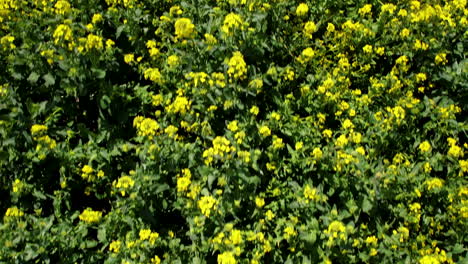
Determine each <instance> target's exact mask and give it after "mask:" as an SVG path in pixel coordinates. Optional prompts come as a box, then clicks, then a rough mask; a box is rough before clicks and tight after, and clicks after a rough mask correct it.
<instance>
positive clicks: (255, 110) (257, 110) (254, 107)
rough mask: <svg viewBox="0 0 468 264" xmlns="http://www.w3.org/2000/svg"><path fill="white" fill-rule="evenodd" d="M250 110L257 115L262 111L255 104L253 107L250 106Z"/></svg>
mask: <svg viewBox="0 0 468 264" xmlns="http://www.w3.org/2000/svg"><path fill="white" fill-rule="evenodd" d="M249 112H250V113H251V114H253V115H255V116H256V115H258V113H259V112H260V109H259V108H258V107H257V106H255V105H254V106H252V107H251V108H250V110H249Z"/></svg>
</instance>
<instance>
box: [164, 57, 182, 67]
mask: <svg viewBox="0 0 468 264" xmlns="http://www.w3.org/2000/svg"><path fill="white" fill-rule="evenodd" d="M179 61H180V59H179V57H177V55H171V56H169V57H167V65H169V67H171V68H175V67H176V66H177V65H179Z"/></svg>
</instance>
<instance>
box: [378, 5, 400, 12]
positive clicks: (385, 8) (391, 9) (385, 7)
mask: <svg viewBox="0 0 468 264" xmlns="http://www.w3.org/2000/svg"><path fill="white" fill-rule="evenodd" d="M396 8H397V7H396V6H395V5H394V4H383V5H382V6H381V7H380V10H381V13H384V12H388V13H390V14H393V12H395V10H396Z"/></svg>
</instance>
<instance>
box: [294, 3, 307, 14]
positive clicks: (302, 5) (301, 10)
mask: <svg viewBox="0 0 468 264" xmlns="http://www.w3.org/2000/svg"><path fill="white" fill-rule="evenodd" d="M307 12H309V6H308V5H307V4H305V3H300V4H299V5H298V6H297V8H296V15H297V16H305V15H307Z"/></svg>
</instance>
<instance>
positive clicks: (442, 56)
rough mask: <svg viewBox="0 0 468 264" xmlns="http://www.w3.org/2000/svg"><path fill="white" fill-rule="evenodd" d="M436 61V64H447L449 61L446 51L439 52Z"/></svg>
mask: <svg viewBox="0 0 468 264" xmlns="http://www.w3.org/2000/svg"><path fill="white" fill-rule="evenodd" d="M434 61H435V63H436V64H442V65H445V64H447V62H448V61H447V54H445V53H439V54H437V55H436V57H435V59H434Z"/></svg>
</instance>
